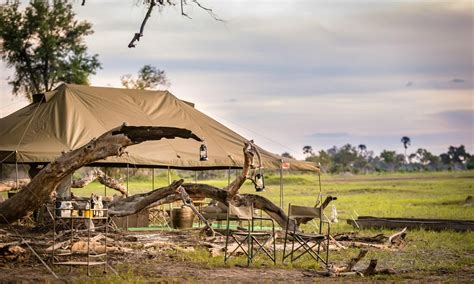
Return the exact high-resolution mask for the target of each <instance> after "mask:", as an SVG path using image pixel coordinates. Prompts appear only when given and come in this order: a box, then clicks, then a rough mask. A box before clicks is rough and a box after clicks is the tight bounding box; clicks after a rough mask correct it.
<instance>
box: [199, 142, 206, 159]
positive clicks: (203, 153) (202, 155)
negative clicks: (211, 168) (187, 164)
mask: <svg viewBox="0 0 474 284" xmlns="http://www.w3.org/2000/svg"><path fill="white" fill-rule="evenodd" d="M199 161H207V147H206V145H204V144H201V147H199Z"/></svg>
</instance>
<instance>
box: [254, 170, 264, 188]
mask: <svg viewBox="0 0 474 284" xmlns="http://www.w3.org/2000/svg"><path fill="white" fill-rule="evenodd" d="M255 190H256V191H257V192H262V191H265V179H264V177H263V173H262V170H260V172H259V173H258V174H256V175H255Z"/></svg>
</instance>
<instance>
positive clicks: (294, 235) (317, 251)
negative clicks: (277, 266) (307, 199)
mask: <svg viewBox="0 0 474 284" xmlns="http://www.w3.org/2000/svg"><path fill="white" fill-rule="evenodd" d="M298 218H299V219H316V218H317V219H319V221H320V222H319V232H318V233H305V232H301V231H299V230H297V225H296V224H297V222H296V219H298ZM290 220H293V222H294V224H295V225H294V226H293V229H289V225H290ZM323 223H327V233H326V234H323V230H322V229H323ZM329 233H330V226H329V222H326V221H323V209H322V208H321V207H309V206H299V205H291V204H289V205H288V221H287V223H286V229H285V242H284V247H283V262H284V261H285V259H287V258H290V261H291V262H293V261H296V260H297V259H298V258H300V257H301V256H303V255H305V254H308V255H310V256H311V257H312V258H313V259H314V260H316V261H319V260H321V262H323V263H324V264H325V265H326V267H328V265H329V263H328V261H329ZM325 240H326V241H325ZM287 243H288V244H291V249H290V251H289V252H288V253H286V250H287V249H286V245H287ZM321 245H325V252H326V256H325V257H324V258H323V256H321Z"/></svg>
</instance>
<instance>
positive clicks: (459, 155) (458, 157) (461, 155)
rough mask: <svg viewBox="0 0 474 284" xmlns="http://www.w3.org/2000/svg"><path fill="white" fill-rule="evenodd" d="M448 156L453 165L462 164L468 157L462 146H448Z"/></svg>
mask: <svg viewBox="0 0 474 284" xmlns="http://www.w3.org/2000/svg"><path fill="white" fill-rule="evenodd" d="M447 154H448V156H449V158H450V159H451V161H452V162H453V163H459V164H463V163H465V162H466V161H467V159H468V158H469V157H470V155H469V153H467V152H466V149H465V148H464V145H461V146H459V147H454V146H449V148H448V153H447Z"/></svg>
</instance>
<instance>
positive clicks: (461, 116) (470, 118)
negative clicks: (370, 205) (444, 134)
mask: <svg viewBox="0 0 474 284" xmlns="http://www.w3.org/2000/svg"><path fill="white" fill-rule="evenodd" d="M433 116H434V117H435V118H436V119H437V120H439V121H440V123H442V124H444V125H446V126H447V127H449V128H451V129H461V130H465V131H473V130H474V110H473V109H461V110H449V111H443V112H439V113H435V114H434V115H433Z"/></svg>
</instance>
